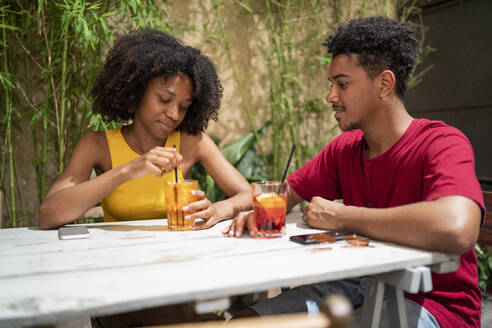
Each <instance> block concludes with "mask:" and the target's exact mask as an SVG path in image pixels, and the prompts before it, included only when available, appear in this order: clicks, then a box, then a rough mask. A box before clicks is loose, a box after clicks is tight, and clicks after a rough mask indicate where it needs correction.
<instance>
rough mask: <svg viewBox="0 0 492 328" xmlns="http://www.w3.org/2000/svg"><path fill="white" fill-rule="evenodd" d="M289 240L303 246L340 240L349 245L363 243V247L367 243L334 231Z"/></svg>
mask: <svg viewBox="0 0 492 328" xmlns="http://www.w3.org/2000/svg"><path fill="white" fill-rule="evenodd" d="M289 239H290V240H291V241H293V242H296V243H299V244H303V245H312V244H321V243H335V242H337V241H340V240H345V241H347V242H348V243H350V244H353V241H354V242H355V241H357V242H358V243H360V244H362V243H365V245H367V244H368V243H369V242H368V240H367V239H366V238H364V237H361V236H358V235H356V234H353V233H346V232H335V231H326V232H319V233H310V234H306V235H296V236H290V238H289ZM361 246H362V245H361Z"/></svg>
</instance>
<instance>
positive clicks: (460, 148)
mask: <svg viewBox="0 0 492 328" xmlns="http://www.w3.org/2000/svg"><path fill="white" fill-rule="evenodd" d="M445 130H446V131H445V133H441V134H440V135H439V136H437V137H434V138H432V137H431V138H429V139H430V140H429V145H428V147H427V149H426V154H425V157H424V165H423V170H424V172H423V193H422V195H423V199H424V200H434V199H437V198H440V197H443V196H449V195H460V196H465V197H468V198H470V199H472V200H474V201H475V202H477V204H479V206H480V207H481V208H482V210H483V208H484V205H483V197H482V191H481V188H480V184H479V183H478V181H477V178H476V176H475V160H474V154H473V148H472V146H471V144H470V142H469V141H468V139H467V138H466V137H465V136H464V135H463V134H462V133H461V132H460V131H459V130H457V129H454V128H451V127H449V128H447V129H445Z"/></svg>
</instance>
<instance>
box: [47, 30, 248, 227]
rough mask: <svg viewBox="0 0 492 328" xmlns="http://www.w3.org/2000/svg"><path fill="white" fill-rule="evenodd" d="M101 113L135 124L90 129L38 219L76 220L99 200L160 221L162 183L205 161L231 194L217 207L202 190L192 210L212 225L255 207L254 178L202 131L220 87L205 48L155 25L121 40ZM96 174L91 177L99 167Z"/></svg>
mask: <svg viewBox="0 0 492 328" xmlns="http://www.w3.org/2000/svg"><path fill="white" fill-rule="evenodd" d="M92 95H93V97H94V99H95V102H94V110H95V111H97V112H99V113H101V114H102V115H104V116H105V117H107V118H110V119H116V120H120V121H122V122H128V121H130V122H131V123H130V124H128V125H125V126H123V127H122V128H121V129H115V130H107V131H100V132H90V133H87V134H86V135H84V136H83V137H82V138H81V140H80V142H79V143H78V144H77V146H76V147H75V149H74V151H73V154H72V157H71V159H70V161H69V163H68V165H67V167H66V168H65V170H64V171H63V173H62V174H61V176H60V177H59V178H58V179H57V180H56V182H55V183H54V184H53V186H52V187H51V189H50V190H49V191H48V194H47V195H46V198H45V199H44V200H43V202H42V204H41V207H40V210H39V217H40V225H41V227H42V228H43V229H50V228H56V227H59V226H61V225H63V224H66V223H69V222H72V221H74V220H75V219H77V218H79V217H80V216H82V215H83V214H84V213H85V212H86V211H87V210H88V209H90V208H91V207H93V206H94V205H95V204H96V203H97V202H99V201H101V200H102V207H103V210H104V220H105V221H119V220H137V219H156V218H163V217H165V216H166V214H165V200H164V191H163V190H164V189H163V185H164V181H165V180H170V179H174V168H178V174H179V176H180V178H182V177H183V176H184V177H186V176H187V175H188V173H189V172H190V169H191V167H192V166H193V164H195V163H196V162H199V163H200V164H201V165H203V167H204V168H205V169H206V171H207V172H208V174H210V176H211V177H212V178H213V179H214V180H215V182H216V183H217V184H218V186H219V187H220V188H221V189H222V190H223V191H224V192H225V193H226V194H227V195H228V196H229V197H230V198H228V199H227V200H224V201H220V202H217V203H214V204H211V202H210V201H209V200H208V199H206V197H205V194H204V192H202V191H199V190H196V191H193V192H194V194H195V196H196V197H197V198H198V199H199V200H198V201H197V202H195V203H192V204H190V205H189V206H188V207H189V209H194V210H197V212H196V213H194V214H192V216H191V218H202V219H204V220H205V221H204V222H203V223H201V224H199V225H196V226H195V227H194V228H195V229H202V228H208V227H211V226H212V225H214V224H215V223H217V222H219V221H221V220H223V219H226V218H230V217H234V216H235V215H236V214H237V213H239V212H240V211H243V210H246V209H249V208H251V199H250V198H251V196H250V191H249V184H248V182H247V181H246V180H245V179H244V178H243V177H242V176H241V174H240V173H239V172H238V171H237V170H236V169H235V168H234V167H233V166H232V165H230V164H229V162H227V160H226V159H225V158H224V157H223V156H222V154H221V152H220V150H219V149H218V148H217V146H216V145H215V144H214V142H213V141H212V140H211V139H210V137H208V136H207V135H206V134H205V133H204V130H205V128H206V127H207V124H208V121H209V120H210V119H214V120H216V119H217V111H218V109H219V107H220V100H221V98H222V86H221V83H220V81H219V79H218V77H217V73H216V71H215V66H214V65H213V63H212V62H211V61H210V60H209V59H208V58H207V57H206V56H204V55H202V54H201V53H200V51H199V50H197V49H194V48H192V47H188V46H184V45H183V44H181V43H180V42H178V41H177V40H176V39H175V38H173V37H171V36H169V35H167V34H165V33H163V32H161V31H158V30H154V29H144V30H139V31H136V32H133V33H130V34H128V35H126V36H124V37H122V38H121V39H120V40H119V41H117V42H116V44H115V45H114V47H113V48H112V49H111V50H110V52H109V54H108V56H107V58H106V62H105V64H104V67H103V69H102V71H101V73H100V74H99V76H98V77H97V78H96V81H95V84H94V87H93V90H92ZM93 169H94V170H95V172H96V174H97V177H96V178H94V179H90V175H91V172H92V170H93Z"/></svg>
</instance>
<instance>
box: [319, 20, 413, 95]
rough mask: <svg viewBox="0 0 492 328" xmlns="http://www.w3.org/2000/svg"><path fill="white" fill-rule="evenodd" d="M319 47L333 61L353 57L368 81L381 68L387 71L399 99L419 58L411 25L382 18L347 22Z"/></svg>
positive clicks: (378, 72) (379, 71) (380, 70)
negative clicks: (343, 57) (337, 57)
mask: <svg viewBox="0 0 492 328" xmlns="http://www.w3.org/2000/svg"><path fill="white" fill-rule="evenodd" d="M323 45H324V46H326V47H327V50H328V53H329V54H332V56H333V58H335V57H336V56H338V55H340V54H347V55H349V54H351V53H355V54H357V55H358V60H359V65H360V66H362V67H363V68H364V70H365V71H366V72H367V74H368V75H369V77H370V78H371V79H373V78H375V77H376V76H378V75H379V74H380V73H381V72H382V71H384V70H385V69H389V70H391V71H392V72H393V74H395V77H396V82H397V85H396V92H397V94H398V96H399V97H400V98H401V99H403V96H404V94H405V91H406V89H407V85H408V78H409V76H410V73H411V72H412V70H413V68H414V66H415V63H416V62H417V58H418V56H419V41H418V38H417V32H416V29H415V25H414V24H412V23H409V22H407V23H402V22H398V21H395V20H392V19H390V18H387V17H382V16H377V17H367V18H360V19H354V20H351V21H350V22H349V23H347V24H346V25H342V26H340V27H339V28H338V29H337V30H336V31H335V32H334V33H333V34H332V35H330V36H328V37H327V38H326V40H325V42H324V43H323Z"/></svg>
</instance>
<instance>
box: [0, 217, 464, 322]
mask: <svg viewBox="0 0 492 328" xmlns="http://www.w3.org/2000/svg"><path fill="white" fill-rule="evenodd" d="M298 221H300V216H299V214H298V213H293V214H289V216H288V220H287V222H288V223H287V236H284V237H283V238H281V239H269V240H267V239H253V238H250V237H247V236H244V237H242V238H239V239H237V238H226V237H223V236H222V235H221V233H220V232H221V231H222V229H223V228H224V227H225V226H227V225H228V224H229V223H230V221H226V222H221V223H220V224H218V225H216V226H215V227H213V228H211V229H209V230H202V231H188V232H171V231H167V230H166V226H165V220H151V221H132V222H124V223H116V224H107V223H103V224H94V225H88V226H89V228H90V229H89V230H90V233H91V238H90V239H80V240H63V241H62V240H58V236H57V231H56V230H52V231H42V230H39V228H18V229H2V230H0V327H4V326H19V325H34V324H47V323H54V322H59V321H62V320H67V319H71V318H75V317H80V316H86V315H91V316H93V315H104V314H114V313H120V312H125V311H130V310H138V309H142V308H146V307H153V306H160V305H166V304H175V303H181V302H188V301H199V300H207V299H213V298H219V297H225V296H230V295H235V294H242V293H246V292H255V291H262V290H266V289H270V288H275V287H283V286H292V285H299V284H307V283H314V282H319V281H325V280H337V279H342V278H349V277H358V276H364V275H373V274H379V273H384V272H390V271H396V270H401V269H403V268H410V267H414V266H419V265H430V264H435V263H441V262H447V261H449V260H453V259H456V258H457V257H456V256H450V255H446V254H441V253H433V252H427V251H421V250H416V249H410V248H406V247H400V246H395V245H391V244H386V243H381V242H375V241H371V243H370V246H371V247H364V248H346V247H344V246H345V242H338V243H337V244H336V245H332V246H327V245H313V246H303V245H299V244H296V243H293V242H290V241H289V240H288V236H289V235H295V234H303V233H309V232H316V230H313V229H309V228H307V227H304V226H303V225H302V224H300V223H298ZM329 247H331V249H328V248H329Z"/></svg>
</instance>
